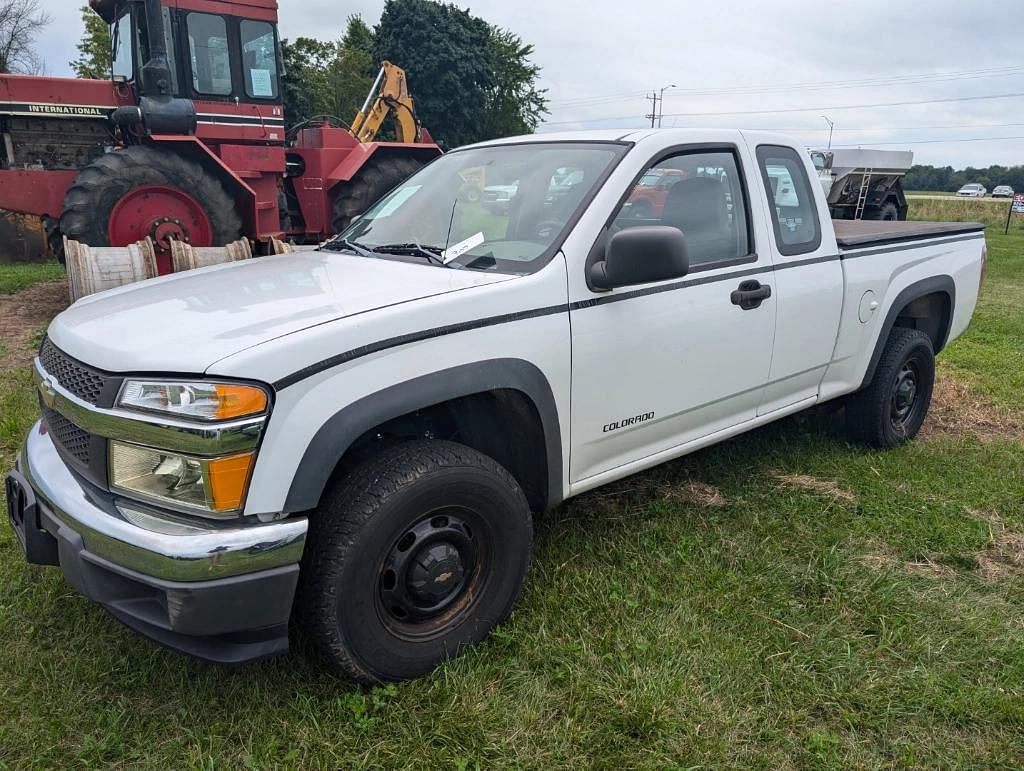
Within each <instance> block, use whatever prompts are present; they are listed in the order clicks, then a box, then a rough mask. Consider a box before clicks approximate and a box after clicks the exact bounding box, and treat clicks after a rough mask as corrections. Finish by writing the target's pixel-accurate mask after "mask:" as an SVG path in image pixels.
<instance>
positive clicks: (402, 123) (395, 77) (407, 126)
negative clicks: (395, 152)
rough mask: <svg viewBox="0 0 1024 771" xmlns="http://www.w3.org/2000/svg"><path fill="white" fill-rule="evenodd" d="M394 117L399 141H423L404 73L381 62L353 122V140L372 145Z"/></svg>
mask: <svg viewBox="0 0 1024 771" xmlns="http://www.w3.org/2000/svg"><path fill="white" fill-rule="evenodd" d="M392 114H393V115H394V117H395V134H396V140H397V141H399V142H402V143H404V144H411V143H414V142H419V141H420V126H419V123H418V122H417V121H416V113H415V111H414V110H413V102H412V97H411V96H409V86H408V84H407V83H406V80H405V70H403V69H402V68H401V67H399V66H398V65H397V64H392V63H391V62H389V61H384V62H381V65H380V72H378V73H377V78H376V80H374V81H373V86H371V87H370V93H369V94H367V95H366V101H365V102H363V106H362V109H360V110H359V112H358V113H357V114H356V117H355V120H353V121H352V136H354V137H355V138H356V139H358V140H359V141H360V142H372V141H373V140H374V138H375V137H376V136H377V133H378V132H379V131H380V129H381V126H383V125H384V120H385V119H386V118H387V117H388V115H392Z"/></svg>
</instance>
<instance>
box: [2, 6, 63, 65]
mask: <svg viewBox="0 0 1024 771" xmlns="http://www.w3.org/2000/svg"><path fill="white" fill-rule="evenodd" d="M50 21H51V18H50V14H48V13H47V12H46V11H44V10H43V9H41V8H40V7H39V0H0V73H6V72H12V73H22V74H35V73H37V72H39V71H40V70H41V69H42V66H43V62H42V60H41V59H40V58H39V55H38V54H37V53H36V52H35V49H34V45H35V40H36V35H37V34H38V33H39V31H40V30H42V29H43V28H44V27H45V26H46V25H47V24H49V23H50Z"/></svg>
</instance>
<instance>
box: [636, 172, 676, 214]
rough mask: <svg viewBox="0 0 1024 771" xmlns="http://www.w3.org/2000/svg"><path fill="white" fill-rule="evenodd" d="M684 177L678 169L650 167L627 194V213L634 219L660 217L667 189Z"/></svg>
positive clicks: (666, 196)
mask: <svg viewBox="0 0 1024 771" xmlns="http://www.w3.org/2000/svg"><path fill="white" fill-rule="evenodd" d="M686 177H687V174H686V172H685V171H681V170H680V169H651V170H650V171H648V172H647V173H646V174H644V175H643V177H641V178H640V181H639V182H637V184H636V187H634V188H633V192H632V193H630V194H629V213H630V214H631V215H632V216H633V217H634V218H636V219H658V218H660V217H661V212H662V210H663V209H664V208H665V199H667V198H668V193H669V191H670V190H671V189H672V188H673V187H675V185H676V183H677V182H680V181H682V180H684V179H686Z"/></svg>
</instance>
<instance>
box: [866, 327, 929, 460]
mask: <svg viewBox="0 0 1024 771" xmlns="http://www.w3.org/2000/svg"><path fill="white" fill-rule="evenodd" d="M934 386H935V353H934V352H933V349H932V341H931V338H930V337H928V335H926V334H925V333H924V332H921V331H919V330H916V329H905V328H897V329H894V330H893V331H892V334H891V335H890V336H889V340H888V341H887V342H886V344H885V349H884V350H883V351H882V357H881V359H879V362H878V367H877V368H876V369H875V374H874V377H872V379H871V382H870V383H869V384H868V387H867V388H865V389H864V390H863V391H860V392H859V393H856V394H854V395H853V396H851V397H850V400H849V402H847V405H846V427H847V431H848V432H849V434H850V435H851V437H852V438H853V439H856V440H859V441H862V442H865V443H867V444H870V445H873V446H875V447H881V448H883V449H890V448H893V447H898V446H899V445H901V444H903V443H904V442H906V441H908V440H910V439H913V438H914V437H915V436H917V432H918V431H920V430H921V425H922V424H923V423H924V419H925V417H926V416H927V415H928V407H929V406H930V405H931V400H932V389H933V388H934Z"/></svg>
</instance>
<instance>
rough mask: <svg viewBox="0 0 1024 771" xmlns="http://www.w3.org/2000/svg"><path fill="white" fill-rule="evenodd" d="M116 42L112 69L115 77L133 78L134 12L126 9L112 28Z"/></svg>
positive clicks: (111, 32)
mask: <svg viewBox="0 0 1024 771" xmlns="http://www.w3.org/2000/svg"><path fill="white" fill-rule="evenodd" d="M110 34H111V37H112V38H113V42H114V61H113V63H112V67H111V69H112V70H113V74H114V77H115V78H124V79H125V80H131V79H132V78H133V77H135V70H134V67H133V66H132V14H131V11H125V13H124V15H123V16H122V17H121V18H120V19H118V20H117V21H116V22H115V23H114V24H113V25H112V26H111V30H110Z"/></svg>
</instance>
